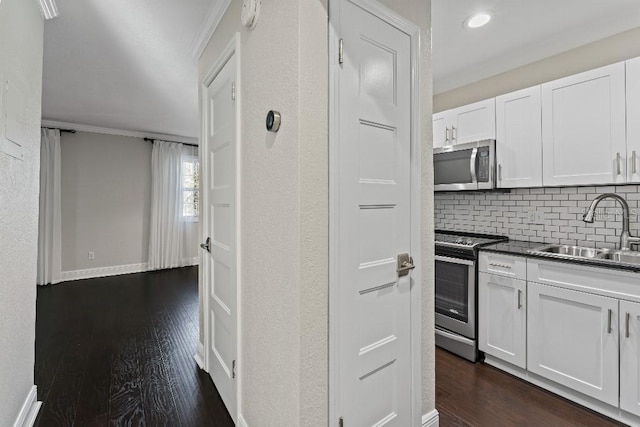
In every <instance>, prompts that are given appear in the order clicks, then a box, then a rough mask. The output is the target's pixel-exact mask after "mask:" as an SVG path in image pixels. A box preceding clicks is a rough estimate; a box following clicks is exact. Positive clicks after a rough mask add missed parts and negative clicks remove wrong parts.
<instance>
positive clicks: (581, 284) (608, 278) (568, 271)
mask: <svg viewBox="0 0 640 427" xmlns="http://www.w3.org/2000/svg"><path fill="white" fill-rule="evenodd" d="M527 281H528V282H530V283H531V282H536V283H542V284H544V285H550V286H557V287H561V288H566V289H573V290H576V291H581V292H589V293H593V294H598V295H603V296H608V297H613V298H620V299H625V300H629V301H635V302H640V286H638V285H639V284H640V274H638V273H634V272H631V271H622V270H616V269H612V268H605V267H592V266H587V265H580V264H571V263H566V262H562V261H547V260H541V259H537V258H529V259H528V261H527Z"/></svg>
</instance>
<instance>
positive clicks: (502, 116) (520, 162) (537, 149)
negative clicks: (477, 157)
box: [496, 86, 542, 188]
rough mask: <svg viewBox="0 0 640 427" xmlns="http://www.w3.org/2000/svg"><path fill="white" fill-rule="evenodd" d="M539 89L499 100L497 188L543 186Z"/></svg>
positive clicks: (521, 91)
mask: <svg viewBox="0 0 640 427" xmlns="http://www.w3.org/2000/svg"><path fill="white" fill-rule="evenodd" d="M540 90H541V89H540V86H535V87H531V88H527V89H523V90H519V91H517V92H513V93H510V94H507V95H502V96H499V97H497V98H496V158H497V163H498V187H501V188H516V187H540V186H542V105H541V100H540Z"/></svg>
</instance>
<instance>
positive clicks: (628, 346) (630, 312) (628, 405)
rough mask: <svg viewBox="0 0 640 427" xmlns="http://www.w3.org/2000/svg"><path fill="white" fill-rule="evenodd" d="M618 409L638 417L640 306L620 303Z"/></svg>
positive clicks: (626, 302)
mask: <svg viewBox="0 0 640 427" xmlns="http://www.w3.org/2000/svg"><path fill="white" fill-rule="evenodd" d="M620 409H622V410H624V411H627V412H631V413H632V414H635V415H638V416H640V304H638V303H635V302H628V301H620Z"/></svg>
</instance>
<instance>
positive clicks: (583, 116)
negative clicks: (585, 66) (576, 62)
mask: <svg viewBox="0 0 640 427" xmlns="http://www.w3.org/2000/svg"><path fill="white" fill-rule="evenodd" d="M624 67H625V66H624V63H622V62H621V63H617V64H613V65H610V66H607V67H602V68H598V69H596V70H591V71H587V72H584V73H580V74H576V75H574V76H571V77H567V78H564V79H560V80H556V81H553V82H550V83H545V84H543V85H542V145H543V183H544V185H545V186H547V185H587V184H609V183H616V182H625V181H626V171H625V169H626V168H625V159H626V135H625V134H626V131H625V77H624V76H625V68H624Z"/></svg>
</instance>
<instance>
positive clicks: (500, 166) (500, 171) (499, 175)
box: [498, 164, 502, 181]
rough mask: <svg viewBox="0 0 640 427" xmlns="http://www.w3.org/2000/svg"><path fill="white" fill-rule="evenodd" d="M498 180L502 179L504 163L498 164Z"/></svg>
mask: <svg viewBox="0 0 640 427" xmlns="http://www.w3.org/2000/svg"><path fill="white" fill-rule="evenodd" d="M498 181H502V165H501V164H499V165H498Z"/></svg>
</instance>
